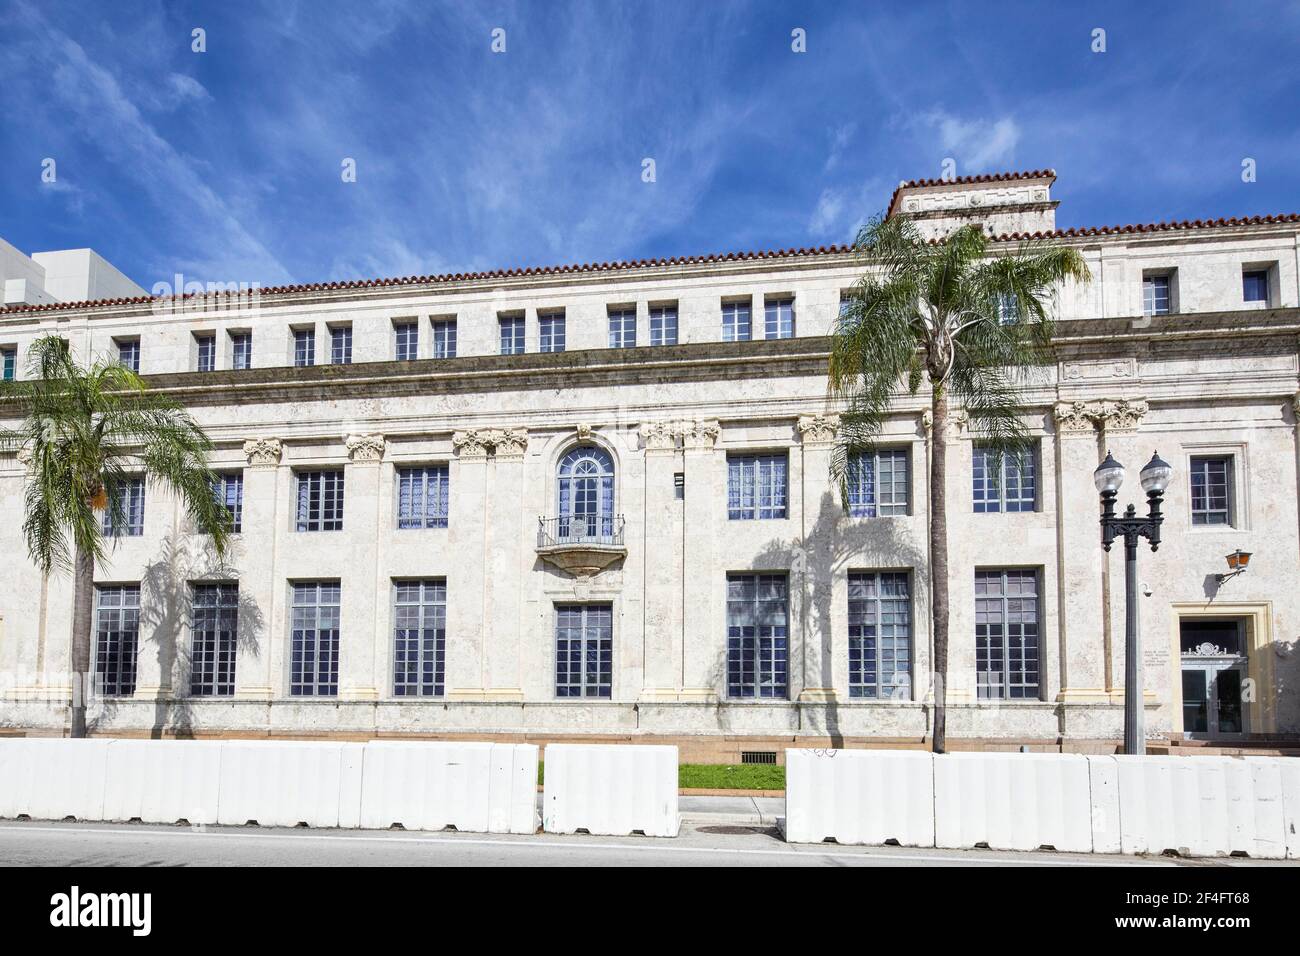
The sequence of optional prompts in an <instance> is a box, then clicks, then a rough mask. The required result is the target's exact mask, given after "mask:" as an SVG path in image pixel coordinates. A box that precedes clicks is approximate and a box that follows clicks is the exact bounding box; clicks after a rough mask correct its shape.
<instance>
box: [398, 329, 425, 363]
mask: <svg viewBox="0 0 1300 956" xmlns="http://www.w3.org/2000/svg"><path fill="white" fill-rule="evenodd" d="M393 336H394V341H395V354H396V357H397V361H399V362H414V361H415V360H416V359H417V358H419V355H420V326H419V323H416V322H395V323H393Z"/></svg>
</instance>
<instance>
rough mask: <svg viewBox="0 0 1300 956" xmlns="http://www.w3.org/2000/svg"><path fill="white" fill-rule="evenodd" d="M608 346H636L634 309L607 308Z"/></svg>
mask: <svg viewBox="0 0 1300 956" xmlns="http://www.w3.org/2000/svg"><path fill="white" fill-rule="evenodd" d="M609 347H610V348H612V349H631V348H636V309H635V308H626V309H610V310H609Z"/></svg>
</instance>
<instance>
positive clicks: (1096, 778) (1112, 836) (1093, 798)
mask: <svg viewBox="0 0 1300 956" xmlns="http://www.w3.org/2000/svg"><path fill="white" fill-rule="evenodd" d="M1086 759H1087V761H1088V802H1089V815H1090V816H1091V818H1092V852H1093V853H1119V852H1120V851H1121V850H1122V848H1123V841H1122V840H1121V838H1120V826H1119V766H1118V765H1117V764H1116V763H1115V758H1114V757H1113V756H1111V755H1109V754H1101V755H1092V756H1089V757H1087V758H1086Z"/></svg>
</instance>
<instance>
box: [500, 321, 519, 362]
mask: <svg viewBox="0 0 1300 956" xmlns="http://www.w3.org/2000/svg"><path fill="white" fill-rule="evenodd" d="M500 322H501V354H502V355H523V354H524V317H523V316H522V315H503V316H502V317H501V319H500Z"/></svg>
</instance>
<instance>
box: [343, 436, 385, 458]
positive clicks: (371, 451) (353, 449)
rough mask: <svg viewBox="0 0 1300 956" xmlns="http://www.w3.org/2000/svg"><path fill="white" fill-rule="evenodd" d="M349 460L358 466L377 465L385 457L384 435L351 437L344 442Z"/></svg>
mask: <svg viewBox="0 0 1300 956" xmlns="http://www.w3.org/2000/svg"><path fill="white" fill-rule="evenodd" d="M343 444H344V446H345V447H346V448H347V450H348V458H350V459H351V460H352V461H353V462H355V463H357V464H361V463H365V462H373V463H377V462H379V461H380V460H381V459H382V458H383V457H384V436H383V435H349V436H348V437H347V438H345V439H344V440H343Z"/></svg>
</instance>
